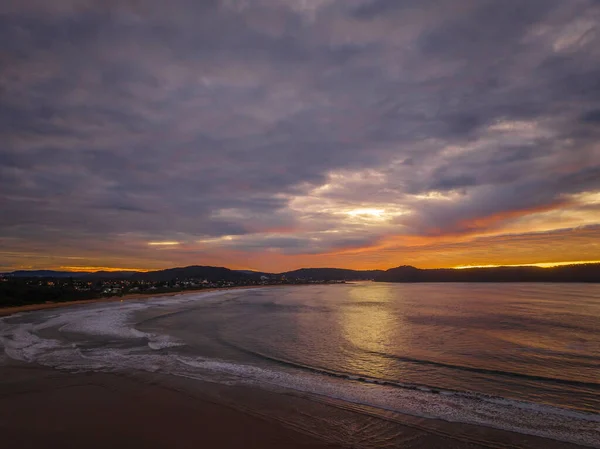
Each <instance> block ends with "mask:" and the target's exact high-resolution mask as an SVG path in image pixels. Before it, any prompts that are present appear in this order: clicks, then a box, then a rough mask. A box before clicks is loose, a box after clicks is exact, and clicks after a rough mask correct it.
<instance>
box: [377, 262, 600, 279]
mask: <svg viewBox="0 0 600 449" xmlns="http://www.w3.org/2000/svg"><path fill="white" fill-rule="evenodd" d="M375 281H377V282H600V264H598V263H597V264H581V265H564V266H558V267H551V268H541V267H533V266H525V267H493V268H466V269H452V268H439V269H431V270H422V269H419V268H415V267H411V266H408V265H405V266H401V267H397V268H391V269H389V270H387V271H385V272H384V273H382V274H381V275H380V276H378V277H377V278H375Z"/></svg>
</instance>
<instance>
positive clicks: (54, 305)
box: [0, 284, 319, 317]
mask: <svg viewBox="0 0 600 449" xmlns="http://www.w3.org/2000/svg"><path fill="white" fill-rule="evenodd" d="M300 285H305V284H281V285H240V286H236V287H223V288H203V289H199V290H182V291H178V292H165V293H148V294H144V293H129V294H127V295H123V296H107V297H104V298H94V299H80V300H76V301H65V302H51V303H40V304H27V305H25V306H10V307H0V317H6V316H10V315H14V314H15V313H21V312H35V311H36V310H46V309H58V308H61V307H69V306H75V305H82V304H97V303H104V302H121V301H132V300H140V299H152V298H164V297H167V296H179V295H193V294H198V293H205V292H206V293H209V292H215V291H229V290H251V289H252V290H253V289H258V288H273V287H293V286H300ZM306 285H319V284H306Z"/></svg>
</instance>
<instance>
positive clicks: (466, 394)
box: [219, 340, 600, 422]
mask: <svg viewBox="0 0 600 449" xmlns="http://www.w3.org/2000/svg"><path fill="white" fill-rule="evenodd" d="M219 341H220V342H221V343H223V344H226V345H228V346H231V347H233V348H235V349H237V350H238V351H242V352H244V353H247V354H250V355H253V356H255V357H259V358H261V359H264V360H268V361H270V362H274V363H276V364H279V365H283V366H287V367H290V368H297V369H301V370H304V371H309V372H311V373H316V374H321V375H326V376H329V377H335V378H340V379H346V380H350V381H354V382H362V383H365V384H374V385H382V386H390V387H395V388H401V389H404V390H411V391H420V392H426V393H430V394H433V395H443V396H454V397H462V398H468V399H470V400H475V401H488V402H493V403H506V404H511V405H512V406H514V407H518V408H522V409H532V404H534V403H532V402H526V401H516V400H514V399H507V398H505V397H502V396H495V395H489V394H484V393H478V392H477V393H476V392H471V391H460V390H454V389H449V388H439V387H435V386H431V385H427V384H415V383H408V382H399V381H397V380H392V379H382V378H377V377H371V376H366V375H363V374H359V373H347V372H342V371H336V370H332V369H329V368H324V367H319V366H314V365H307V364H303V363H299V362H295V361H291V360H289V359H284V358H280V357H274V356H270V355H267V354H264V353H262V352H259V351H255V350H250V349H247V348H244V347H242V346H239V345H235V344H233V343H231V342H226V341H224V340H219ZM534 405H535V406H543V407H546V408H548V409H549V410H553V411H554V413H558V414H562V415H564V416H573V417H578V418H581V417H591V418H592V419H597V420H598V422H600V414H595V413H591V412H587V411H582V410H572V409H565V408H559V407H554V406H551V405H542V404H534Z"/></svg>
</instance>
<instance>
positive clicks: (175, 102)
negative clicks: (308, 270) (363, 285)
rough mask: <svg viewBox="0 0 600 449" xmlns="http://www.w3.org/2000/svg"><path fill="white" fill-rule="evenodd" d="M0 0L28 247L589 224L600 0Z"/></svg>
mask: <svg viewBox="0 0 600 449" xmlns="http://www.w3.org/2000/svg"><path fill="white" fill-rule="evenodd" d="M0 8H1V9H0V40H2V42H4V43H5V44H4V45H3V48H2V51H1V52H0V141H1V142H2V145H1V146H0V205H1V207H2V214H1V216H0V235H2V236H3V238H4V239H7V242H9V243H10V246H11V248H12V249H11V251H12V252H13V253H15V254H17V253H22V254H23V260H25V259H28V260H29V258H28V257H29V256H25V255H26V254H31V252H32V251H33V252H34V253H35V252H36V251H35V248H39V251H37V254H38V256H39V258H40V259H39V260H40V264H43V260H44V259H43V258H44V257H46V256H49V255H51V254H53V253H56V252H57V250H58V248H62V249H61V253H62V252H64V251H63V249H65V248H68V254H70V256H69V257H71V256H72V257H81V256H80V255H81V254H84V255H85V257H87V258H95V259H102V260H96V262H93V263H89V265H94V266H107V265H106V264H107V263H108V262H107V255H106V251H107V250H108V248H110V250H111V251H114V252H116V253H118V255H119V259H120V260H117V261H116V262H115V263H117V262H118V263H119V265H118V266H123V263H124V262H127V261H129V262H127V263H130V265H131V266H135V267H140V266H143V263H144V261H147V264H148V266H150V265H152V266H154V265H153V264H155V262H154V261H153V260H154V259H152V258H153V257H154V255H153V254H155V252H156V251H160V252H161V254H163V255H164V254H166V251H168V252H169V254H171V255H172V256H170V257H171V258H170V259H169V260H168V261H163V262H164V263H166V262H169V263H172V264H180V263H181V262H182V261H184V260H186V261H187V260H189V257H194V258H199V259H200V260H198V262H203V263H217V262H223V263H229V264H231V263H232V259H228V257H230V258H231V257H236V258H239V257H246V256H244V254H249V256H248V257H250V258H252V257H255V258H256V257H258V255H259V254H265V257H267V256H268V257H272V258H275V257H276V256H274V254H275V255H277V257H284V256H286V255H287V256H289V257H290V262H289V264H291V265H293V259H292V258H294V257H295V258H296V260H300V259H298V258H299V257H300V256H301V255H302V254H306V255H307V257H308V256H313V257H314V255H315V254H318V255H324V254H329V253H331V254H333V253H338V252H340V251H343V250H355V249H364V248H367V249H368V248H371V250H372V251H374V252H376V251H378V249H377V248H378V247H379V245H381V244H382V242H385V241H388V240H389V239H393V238H397V237H398V236H400V237H402V236H413V237H415V236H431V235H436V236H441V235H457V234H467V235H470V236H471V238H477V237H478V236H480V235H483V234H485V235H488V234H489V233H496V234H498V235H500V234H502V233H503V232H508V230H509V229H512V227H514V226H516V223H521V224H520V226H524V224H523V223H525V222H528V223H529V224H530V226H532V228H530V229H523V230H522V232H535V231H536V229H541V228H543V229H547V228H548V226H550V225H549V223H558V222H559V221H560V220H558V219H557V218H556V216H554V215H552V216H550V215H551V214H552V213H554V214H557V213H559V212H560V211H573V213H574V214H575V216H577V217H579V218H578V219H579V220H580V224H582V225H583V224H585V225H588V224H590V220H592V221H593V216H594V213H595V212H589V211H588V212H585V213H584V212H581V210H582V207H584V206H583V205H581V204H579V203H577V204H573V203H572V199H569V198H571V197H569V195H576V194H580V193H582V192H597V191H600V185H599V183H598V179H600V173H599V171H600V149H599V147H598V145H597V143H596V142H598V138H599V137H600V135H599V134H600V130H599V129H598V128H597V127H596V126H594V125H595V124H596V123H597V122H598V117H597V116H598V101H599V100H600V82H599V81H598V80H600V69H599V68H598V67H600V50H598V49H600V34H599V33H598V23H600V7H599V6H598V3H597V2H593V1H588V0H574V1H571V2H568V3H565V2H558V1H548V0H544V1H541V0H540V1H537V0H533V1H528V2H526V3H523V4H519V5H512V4H506V3H504V2H497V1H487V0H486V1H471V0H461V1H457V2H453V3H452V8H450V7H447V6H444V5H440V4H438V2H430V1H418V2H417V1H409V0H399V1H387V0H352V1H348V0H320V1H314V2H295V1H292V0H290V1H283V0H261V1H257V2H247V1H241V0H235V1H234V0H229V1H225V0H223V1H217V0H214V1H209V2H194V1H191V0H176V1H175V2H172V4H170V5H169V7H167V6H165V5H164V3H162V2H158V1H148V2H143V3H139V2H129V1H125V2H123V1H120V2H112V1H111V2H96V1H92V0H57V1H55V2H50V3H49V2H41V1H39V2H38V1H30V2H18V1H13V0H9V1H7V2H3V5H2V6H1V7H0ZM357 210H379V211H381V212H380V213H378V214H359V213H355V214H353V213H352V212H351V211H357ZM564 213H567V212H564ZM528 217H530V218H531V219H528ZM549 217H550V218H549ZM590 217H592V218H590ZM543 220H549V221H546V222H545V223H546V224H544V221H543ZM563 221H564V220H563ZM561 222H562V221H561ZM557 226H558V225H557ZM569 226H577V223H573V222H572V221H571V222H569ZM227 236H233V239H231V240H227V239H224V237H227ZM161 241H177V242H181V245H177V247H176V248H166V249H165V248H157V247H154V248H149V247H148V245H147V243H148V242H161ZM199 241H210V242H211V243H210V245H208V246H207V245H206V244H204V245H203V244H198V242H199ZM123 242H127V243H126V244H124V243H123ZM65 254H66V253H65ZM240 254H241V255H242V256H240ZM319 257H320V256H319ZM371 257H372V260H373V261H378V263H381V264H383V265H384V266H389V265H390V264H392V262H391V261H386V260H385V259H384V257H385V253H378V254H377V255H375V254H374V255H372V256H371ZM597 258H600V255H599V257H597ZM18 260H19V257H18V256H16V255H12V256H11V259H10V262H6V263H5V264H9V265H10V264H13V265H15V264H16V265H18V264H19V262H18ZM256 260H258V259H256ZM261 260H263V259H261ZM264 260H265V262H261V263H268V262H266V260H267V259H264ZM273 260H275V259H273ZM314 260H317V259H314ZM307 261H308V262H310V260H307ZM23 263H24V262H23ZM28 263H29V262H28ZM156 263H158V262H156ZM465 263H466V264H469V263H470V261H466V262H465ZM62 264H63V265H65V266H67V265H68V266H71V265H72V264H70V263H66V262H63V263H62ZM16 265H15V266H16Z"/></svg>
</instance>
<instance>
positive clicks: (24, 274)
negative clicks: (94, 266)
mask: <svg viewBox="0 0 600 449" xmlns="http://www.w3.org/2000/svg"><path fill="white" fill-rule="evenodd" d="M3 274H4V276H11V277H15V278H72V277H83V276H86V275H89V274H91V273H89V272H73V271H54V270H18V271H13V272H11V273H3Z"/></svg>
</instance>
